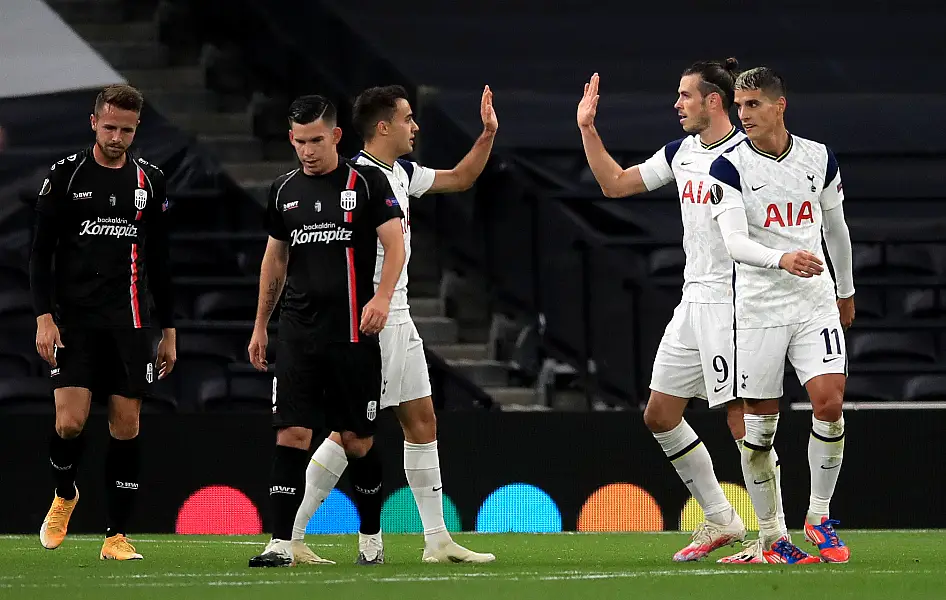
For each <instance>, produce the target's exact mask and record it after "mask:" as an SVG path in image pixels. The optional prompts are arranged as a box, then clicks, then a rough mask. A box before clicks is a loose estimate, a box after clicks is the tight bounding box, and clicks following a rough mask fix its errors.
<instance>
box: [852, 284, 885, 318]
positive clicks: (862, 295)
mask: <svg viewBox="0 0 946 600" xmlns="http://www.w3.org/2000/svg"><path fill="white" fill-rule="evenodd" d="M854 301H855V305H856V310H857V316H858V317H869V318H871V319H882V318H884V316H885V314H886V312H887V311H886V310H885V305H886V302H885V298H884V290H883V289H882V288H876V287H863V288H858V289H857V294H856V296H855V298H854Z"/></svg>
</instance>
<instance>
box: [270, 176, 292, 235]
mask: <svg viewBox="0 0 946 600" xmlns="http://www.w3.org/2000/svg"><path fill="white" fill-rule="evenodd" d="M287 181H288V180H286V179H282V178H279V179H277V180H276V181H274V182H273V185H271V186H270V188H269V201H268V202H267V203H266V216H265V222H266V231H267V232H268V233H269V236H270V237H272V238H274V239H277V240H282V241H284V242H288V241H289V231H287V230H286V222H285V221H283V218H282V213H281V212H279V205H278V204H279V191H280V190H281V189H282V186H284V185H285V184H286V182H287Z"/></svg>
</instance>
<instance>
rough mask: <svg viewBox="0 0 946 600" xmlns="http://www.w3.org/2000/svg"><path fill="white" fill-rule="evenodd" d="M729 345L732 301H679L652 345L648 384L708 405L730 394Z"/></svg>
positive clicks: (731, 344)
mask: <svg viewBox="0 0 946 600" xmlns="http://www.w3.org/2000/svg"><path fill="white" fill-rule="evenodd" d="M732 347H733V307H732V304H728V303H727V304H702V303H695V302H681V303H680V304H679V305H678V306H677V308H675V309H674V311H673V318H672V319H670V323H668V324H667V329H666V330H665V331H664V335H663V338H662V339H661V340H660V346H659V347H658V348H657V355H656V356H655V357H654V369H653V374H652V376H651V380H650V389H652V390H654V391H655V392H661V393H664V394H669V395H671V396H677V397H678V398H703V399H704V400H706V401H707V402H708V403H709V405H710V407H716V406H720V405H722V404H725V403H727V402H729V401H730V400H734V399H735V396H734V395H733V360H732V356H733V350H732Z"/></svg>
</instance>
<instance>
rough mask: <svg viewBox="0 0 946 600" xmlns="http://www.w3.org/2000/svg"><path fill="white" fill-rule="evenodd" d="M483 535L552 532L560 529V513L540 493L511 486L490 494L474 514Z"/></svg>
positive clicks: (531, 487)
mask: <svg viewBox="0 0 946 600" xmlns="http://www.w3.org/2000/svg"><path fill="white" fill-rule="evenodd" d="M476 530H477V531H480V532H483V533H510V532H511V533H551V532H558V531H561V530H562V514H561V513H560V512H559V510H558V506H556V505H555V501H554V500H552V498H551V497H550V496H549V495H548V494H546V493H545V492H544V491H543V490H541V489H539V488H537V487H535V486H534V485H529V484H527V483H513V484H509V485H504V486H503V487H501V488H499V489H497V490H495V491H493V493H492V494H490V495H489V496H488V497H487V498H486V500H485V501H484V502H483V505H482V506H480V510H479V513H478V514H477V515H476Z"/></svg>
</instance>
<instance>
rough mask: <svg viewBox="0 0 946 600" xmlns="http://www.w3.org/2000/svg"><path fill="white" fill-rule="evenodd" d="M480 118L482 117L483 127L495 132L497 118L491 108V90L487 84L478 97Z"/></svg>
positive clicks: (497, 123) (497, 122) (497, 127)
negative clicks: (479, 97) (480, 96)
mask: <svg viewBox="0 0 946 600" xmlns="http://www.w3.org/2000/svg"><path fill="white" fill-rule="evenodd" d="M480 118H482V119H483V129H485V130H486V131H488V132H490V133H496V130H497V129H499V119H498V118H497V117H496V111H495V110H494V109H493V90H491V89H489V86H486V87H485V88H483V97H482V98H481V99H480Z"/></svg>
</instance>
